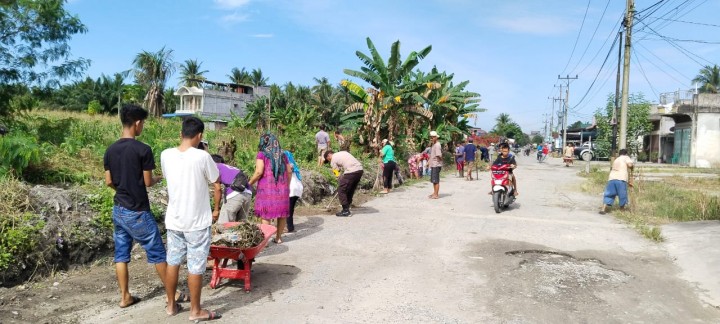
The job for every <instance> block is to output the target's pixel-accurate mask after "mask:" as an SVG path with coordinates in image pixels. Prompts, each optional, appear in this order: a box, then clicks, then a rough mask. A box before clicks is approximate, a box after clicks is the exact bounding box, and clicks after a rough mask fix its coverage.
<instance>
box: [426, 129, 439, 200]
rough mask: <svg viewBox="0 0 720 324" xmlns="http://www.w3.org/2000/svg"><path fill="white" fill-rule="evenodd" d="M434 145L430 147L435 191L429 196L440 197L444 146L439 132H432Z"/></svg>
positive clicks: (430, 162) (432, 197) (431, 174)
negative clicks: (439, 139) (440, 140)
mask: <svg viewBox="0 0 720 324" xmlns="http://www.w3.org/2000/svg"><path fill="white" fill-rule="evenodd" d="M430 139H431V140H432V146H431V147H430V159H429V164H430V182H431V183H432V184H433V193H432V194H431V195H430V196H428V198H430V199H438V198H440V170H441V169H442V165H443V161H442V146H441V145H440V142H439V141H438V133H437V132H436V131H431V132H430Z"/></svg>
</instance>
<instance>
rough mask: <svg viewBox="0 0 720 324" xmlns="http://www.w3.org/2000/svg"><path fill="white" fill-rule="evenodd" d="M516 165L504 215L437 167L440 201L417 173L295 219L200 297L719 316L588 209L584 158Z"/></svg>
mask: <svg viewBox="0 0 720 324" xmlns="http://www.w3.org/2000/svg"><path fill="white" fill-rule="evenodd" d="M518 163H519V169H518V170H517V171H516V174H517V175H518V179H519V189H520V193H521V195H520V197H519V200H518V201H516V202H515V203H514V204H513V205H512V206H511V208H510V209H509V210H507V211H504V212H503V213H501V214H496V213H495V212H494V210H493V208H492V202H491V198H490V196H488V195H487V191H488V189H489V174H488V173H486V172H482V173H481V175H480V181H465V180H464V179H461V178H456V177H453V175H450V174H446V175H445V177H444V178H443V179H442V182H441V188H440V194H441V198H440V199H438V200H430V199H428V198H427V196H428V194H430V192H431V186H430V184H429V183H420V184H417V185H414V186H412V187H402V188H399V189H397V190H396V191H394V192H392V193H391V194H389V195H386V196H382V197H379V198H377V199H374V200H372V201H370V202H367V203H365V204H364V205H362V206H359V207H357V208H355V209H354V210H353V212H354V214H355V215H354V216H353V217H350V218H339V217H335V216H332V215H329V214H322V215H316V216H308V217H300V218H299V219H298V220H297V221H296V222H297V223H298V225H296V229H297V230H298V232H297V233H295V234H290V235H287V237H286V240H285V241H286V242H285V243H284V244H282V245H273V246H270V247H268V248H267V249H266V250H265V251H264V253H263V254H261V255H260V256H259V257H258V258H257V263H256V264H255V266H254V269H255V270H254V273H253V291H252V292H250V293H245V292H244V291H242V284H241V283H240V282H230V283H228V282H227V281H225V282H223V283H222V284H221V285H220V286H219V287H218V288H217V289H210V288H209V287H205V288H204V290H203V305H204V306H205V307H207V308H210V309H215V310H219V311H220V312H222V313H223V316H224V317H223V318H222V319H220V320H218V321H216V322H218V323H241V322H249V323H253V322H254V323H258V322H259V323H690V322H694V323H718V322H720V311H719V310H718V309H716V308H714V307H712V306H709V305H708V304H705V303H704V302H702V301H701V300H700V299H699V297H698V294H699V292H698V291H697V288H694V287H693V285H691V284H690V283H688V282H687V281H685V280H683V279H680V277H679V273H680V269H679V268H678V267H677V266H676V265H675V264H673V262H672V261H671V259H670V257H669V256H668V252H667V250H666V249H665V247H663V246H662V245H658V244H656V243H653V242H650V241H648V240H647V239H645V238H643V237H642V236H640V235H639V234H637V233H636V232H635V231H634V230H633V229H632V228H630V227H629V226H628V225H625V224H623V223H621V222H619V221H617V220H615V219H614V218H613V217H612V216H611V215H604V216H603V215H599V214H598V213H597V212H596V211H597V207H598V206H599V204H600V197H591V196H588V195H586V194H583V193H580V192H579V190H578V188H579V183H580V182H581V181H582V179H581V178H580V177H578V176H577V175H576V173H577V172H578V171H579V170H580V169H581V166H580V165H576V166H575V167H572V168H564V167H563V166H561V165H560V162H559V160H558V159H556V160H552V159H551V160H549V161H548V163H542V164H539V163H537V162H535V161H534V159H533V158H532V156H531V157H523V156H521V157H519V162H518ZM318 212H319V213H320V212H321V211H320V210H318ZM108 285H111V286H112V285H114V282H109V283H108ZM163 306H164V299H163V297H162V296H161V295H158V296H156V297H154V298H152V299H150V300H145V301H143V302H142V303H140V304H138V305H136V306H133V307H130V308H127V309H122V310H120V309H118V308H117V307H109V306H108V305H106V304H103V305H93V304H92V303H90V304H89V305H88V306H87V307H86V308H84V309H83V310H82V311H78V312H76V313H75V314H74V315H73V316H77V317H75V318H76V319H78V320H79V321H81V322H88V323H129V322H137V323H150V322H170V323H184V322H187V318H188V314H187V311H185V312H183V313H180V314H179V315H177V316H176V317H167V316H166V315H165V313H164V310H163ZM188 307H189V306H188Z"/></svg>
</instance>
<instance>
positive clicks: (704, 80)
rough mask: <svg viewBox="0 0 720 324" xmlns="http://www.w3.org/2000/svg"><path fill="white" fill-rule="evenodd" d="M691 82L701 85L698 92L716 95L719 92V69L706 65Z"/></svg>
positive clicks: (715, 66)
mask: <svg viewBox="0 0 720 324" xmlns="http://www.w3.org/2000/svg"><path fill="white" fill-rule="evenodd" d="M692 81H693V82H695V83H700V84H701V86H700V92H707V93H718V90H720V68H718V66H717V65H714V66H709V65H706V66H705V67H704V68H702V69H701V70H700V74H698V75H697V76H696V77H695V78H694V79H693V80H692Z"/></svg>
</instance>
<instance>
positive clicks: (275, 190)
mask: <svg viewBox="0 0 720 324" xmlns="http://www.w3.org/2000/svg"><path fill="white" fill-rule="evenodd" d="M292 173H293V172H292V165H291V164H290V163H288V159H287V157H286V156H285V154H284V153H283V150H282V148H280V142H279V141H278V140H277V138H276V137H275V135H273V134H271V133H265V134H263V135H262V136H260V144H259V145H258V154H257V156H256V157H255V173H254V174H253V175H252V177H251V178H250V181H249V183H250V185H251V186H252V185H255V184H256V183H257V193H256V196H255V214H256V215H257V216H258V217H260V218H261V219H262V223H263V224H270V221H272V220H273V219H277V232H276V233H275V239H274V240H273V242H275V243H278V244H280V243H282V239H281V236H282V233H283V230H284V229H285V221H286V218H287V217H288V215H289V214H290V204H288V201H289V199H290V177H291V176H292Z"/></svg>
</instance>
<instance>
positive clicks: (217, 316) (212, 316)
mask: <svg viewBox="0 0 720 324" xmlns="http://www.w3.org/2000/svg"><path fill="white" fill-rule="evenodd" d="M205 311H206V312H207V313H208V317H201V318H190V321H191V322H195V323H199V322H205V321H212V320H216V319H220V318H222V315H221V314H220V313H218V312H214V311H211V310H205Z"/></svg>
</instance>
